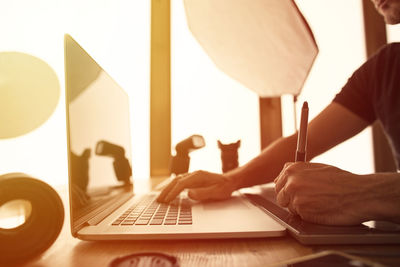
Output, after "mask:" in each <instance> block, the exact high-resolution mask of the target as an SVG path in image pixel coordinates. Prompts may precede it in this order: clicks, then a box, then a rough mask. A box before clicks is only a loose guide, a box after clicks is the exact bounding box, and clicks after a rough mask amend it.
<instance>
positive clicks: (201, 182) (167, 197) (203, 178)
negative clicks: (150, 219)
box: [159, 171, 221, 202]
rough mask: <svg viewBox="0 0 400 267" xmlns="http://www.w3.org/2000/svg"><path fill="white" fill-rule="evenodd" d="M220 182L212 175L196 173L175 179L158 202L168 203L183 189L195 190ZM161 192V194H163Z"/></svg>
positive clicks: (202, 172)
mask: <svg viewBox="0 0 400 267" xmlns="http://www.w3.org/2000/svg"><path fill="white" fill-rule="evenodd" d="M219 181H221V179H218V177H215V176H214V175H213V174H212V173H208V172H204V171H197V172H194V173H191V174H186V175H184V176H183V177H182V178H181V179H177V180H176V181H175V183H174V184H172V185H171V186H168V187H167V188H166V189H165V190H164V191H165V194H164V195H163V198H162V199H161V198H160V200H159V201H160V202H169V201H171V200H173V199H174V198H175V197H176V196H177V195H179V194H180V193H181V192H182V191H183V190H184V189H185V188H196V187H203V186H211V185H214V184H216V183H218V182H219ZM164 191H163V193H164Z"/></svg>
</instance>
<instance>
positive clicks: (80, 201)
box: [65, 35, 285, 240]
mask: <svg viewBox="0 0 400 267" xmlns="http://www.w3.org/2000/svg"><path fill="white" fill-rule="evenodd" d="M65 88H66V111H67V112H66V114H67V136H68V161H69V194H70V212H71V231H72V235H73V236H75V237H78V238H80V239H83V240H111V239H203V238H242V237H273V236H282V235H284V234H285V228H284V227H283V226H282V225H280V224H279V223H277V222H276V221H275V220H274V219H272V218H271V217H270V216H269V215H267V214H266V213H265V212H263V211H262V210H261V209H259V208H258V207H256V206H255V205H254V204H252V203H251V202H250V201H248V200H247V198H245V197H244V196H242V195H241V194H240V193H236V194H235V195H234V196H233V197H232V198H231V199H229V200H226V201H219V202H210V203H197V202H194V201H192V200H190V199H188V198H186V197H185V195H184V194H182V196H181V199H180V200H176V201H175V202H176V203H175V204H174V205H175V206H174V205H171V206H166V205H159V204H158V203H157V202H156V201H154V200H152V197H153V198H154V197H155V196H156V195H157V193H156V192H150V193H149V194H148V195H145V196H141V195H134V194H133V181H132V177H131V174H132V162H131V144H130V140H131V139H130V138H131V136H130V126H129V125H130V124H129V104H128V96H127V94H126V93H125V91H124V90H123V89H121V88H120V87H119V86H118V85H117V84H116V82H115V81H114V80H113V79H112V78H111V77H110V76H109V75H108V74H107V73H106V72H105V71H104V70H103V69H102V68H101V67H100V66H99V65H98V64H97V63H96V62H95V61H94V60H93V59H92V58H91V57H90V56H89V55H88V54H87V53H86V52H85V51H84V50H83V49H82V47H80V46H79V44H78V43H77V42H76V41H75V40H73V39H72V37H71V36H69V35H65ZM135 164H140V162H136V163H135ZM146 205H147V206H146ZM149 205H150V206H152V207H150V208H149V207H148V206H149ZM173 206H174V208H173ZM178 213H179V214H178ZM163 214H164V215H165V216H166V217H165V216H164V218H161V217H162V215H163ZM174 214H175V215H174ZM144 215H146V216H145V218H144V219H143V218H142V217H139V216H144ZM168 216H169V217H168ZM173 216H175V217H173ZM146 220H147V223H146ZM174 222H175V223H174Z"/></svg>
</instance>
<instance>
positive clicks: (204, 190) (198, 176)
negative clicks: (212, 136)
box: [157, 171, 236, 202]
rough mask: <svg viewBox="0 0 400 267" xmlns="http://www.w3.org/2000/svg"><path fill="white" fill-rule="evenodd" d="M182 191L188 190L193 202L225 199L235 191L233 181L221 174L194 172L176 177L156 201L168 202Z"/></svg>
mask: <svg viewBox="0 0 400 267" xmlns="http://www.w3.org/2000/svg"><path fill="white" fill-rule="evenodd" d="M184 189H190V190H189V197H190V198H192V199H194V200H222V199H227V198H229V197H230V196H231V194H232V192H233V191H235V190H236V188H235V185H234V183H233V181H232V180H231V179H229V178H228V177H226V176H224V175H222V174H216V173H210V172H206V171H196V172H193V173H189V174H185V175H179V176H177V177H176V178H175V179H174V180H173V181H172V182H171V183H170V184H169V185H167V187H166V188H165V189H164V190H162V192H161V193H160V195H159V196H158V198H157V200H158V201H159V202H170V201H171V200H173V199H174V198H175V197H176V196H177V195H179V193H180V192H182V191H183V190H184Z"/></svg>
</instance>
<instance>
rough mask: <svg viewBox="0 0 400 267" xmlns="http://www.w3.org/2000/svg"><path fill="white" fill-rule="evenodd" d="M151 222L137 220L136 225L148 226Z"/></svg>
mask: <svg viewBox="0 0 400 267" xmlns="http://www.w3.org/2000/svg"><path fill="white" fill-rule="evenodd" d="M148 223H149V220H137V221H136V223H135V225H147V224H148Z"/></svg>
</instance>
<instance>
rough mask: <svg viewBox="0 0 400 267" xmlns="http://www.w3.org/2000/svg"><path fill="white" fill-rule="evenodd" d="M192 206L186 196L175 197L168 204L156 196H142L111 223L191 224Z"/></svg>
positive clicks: (128, 224) (129, 224)
mask: <svg viewBox="0 0 400 267" xmlns="http://www.w3.org/2000/svg"><path fill="white" fill-rule="evenodd" d="M191 224H192V207H191V205H190V201H189V199H188V198H187V197H177V198H176V199H175V200H173V201H172V202H170V203H169V204H165V203H158V202H157V200H156V196H154V195H149V196H146V197H144V198H143V199H142V200H141V201H140V202H139V203H136V204H135V205H133V206H132V207H130V208H128V209H127V210H126V211H125V212H124V213H123V214H122V215H121V216H120V217H119V218H118V219H116V220H115V221H114V222H113V223H112V225H120V226H131V225H138V226H139V225H191Z"/></svg>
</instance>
